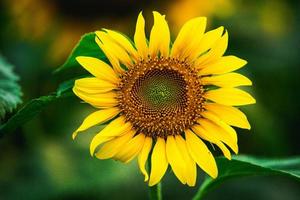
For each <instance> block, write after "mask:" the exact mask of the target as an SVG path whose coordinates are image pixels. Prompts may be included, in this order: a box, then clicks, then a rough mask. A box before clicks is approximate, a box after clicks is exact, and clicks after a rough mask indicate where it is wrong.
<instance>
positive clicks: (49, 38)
mask: <svg viewBox="0 0 300 200" xmlns="http://www.w3.org/2000/svg"><path fill="white" fill-rule="evenodd" d="M0 4H1V6H0V27H1V29H0V53H1V54H2V55H3V56H5V57H6V59H7V60H8V61H9V62H10V63H11V64H13V65H14V66H15V72H16V73H17V74H18V75H19V76H20V84H21V86H22V91H23V101H24V102H28V101H29V100H30V99H32V98H35V97H39V96H41V95H47V94H49V93H50V92H52V91H55V89H56V88H57V86H58V84H59V83H60V82H61V81H62V80H64V79H65V78H66V77H67V76H68V75H67V74H60V75H54V74H53V73H52V72H53V70H55V69H56V68H57V67H59V66H60V65H61V64H62V63H63V62H64V61H65V60H66V58H67V56H68V55H69V53H70V52H71V50H72V48H73V47H74V45H75V44H76V42H77V41H78V40H79V38H80V36H81V35H82V34H84V33H86V32H91V31H94V30H97V29H101V28H104V27H105V28H109V29H115V30H118V31H122V32H124V33H126V34H128V35H129V36H131V37H132V35H133V33H134V30H135V27H134V26H135V22H136V17H137V15H138V13H139V11H141V10H143V12H144V16H145V17H146V21H147V26H148V27H147V31H148V32H149V30H150V27H151V25H152V22H153V19H152V16H151V15H152V13H151V11H152V10H157V11H160V12H161V13H164V14H166V16H167V20H168V22H169V25H170V27H171V30H172V33H173V38H174V36H175V35H176V33H177V32H178V30H179V28H180V26H182V24H183V23H184V22H185V21H186V20H188V19H190V18H192V17H196V16H207V17H208V29H213V28H217V27H218V26H221V25H223V26H225V27H226V28H227V29H228V31H229V38H230V40H229V41H230V42H229V49H228V52H227V54H235V55H238V56H240V57H242V58H244V59H246V60H247V61H248V63H249V64H248V65H247V67H245V68H244V69H243V70H241V72H242V73H243V74H245V75H247V76H248V77H250V78H251V80H252V81H253V88H251V89H249V92H250V93H252V94H253V95H254V96H255V97H256V99H257V104H255V105H251V106H247V107H245V108H243V109H242V110H243V111H245V112H246V113H247V115H248V117H249V121H250V123H251V124H252V129H251V131H244V130H242V129H238V130H237V131H238V132H239V145H240V153H242V154H249V155H255V156H263V157H274V158H277V157H285V156H295V155H299V154H300V148H299V147H300V146H299V141H300V91H299V87H300V55H299V54H300V37H299V33H300V12H299V11H300V3H299V1H298V0H294V1H293V0H286V1H285V0H259V1H246V0H244V1H243V0H201V1H200V0H173V1H171V0H169V1H135V0H127V1H126V0H107V1H99V0H72V1H66V0H65V1H64V0H1V3H0ZM68 73H72V72H70V71H69V72H68ZM92 110H93V109H92V108H91V107H90V106H88V105H86V104H80V101H79V100H78V99H77V98H76V97H69V98H64V99H61V100H59V101H57V102H55V103H53V104H51V105H50V106H48V107H47V108H46V109H44V111H43V112H42V113H41V114H40V115H38V116H37V117H35V118H34V119H33V120H31V121H30V122H28V123H26V124H25V125H24V126H22V127H20V128H18V129H17V130H16V131H15V132H13V133H10V134H6V135H5V136H4V137H3V138H1V139H0V199H1V200H2V199H3V200H6V199H146V198H147V195H148V194H147V185H146V184H145V183H144V182H143V176H142V175H141V174H140V172H139V171H138V169H137V165H136V161H133V162H131V163H130V164H127V165H125V164H122V163H118V162H115V161H112V160H105V161H100V160H97V159H93V158H91V157H90V156H89V151H88V146H89V141H90V139H91V137H92V136H93V133H92V132H93V130H92V131H90V132H89V133H86V134H85V135H84V136H83V135H82V137H80V136H79V137H78V139H77V140H76V141H73V140H72V139H71V133H72V131H74V130H75V129H76V128H77V126H78V125H79V124H80V122H81V120H82V119H83V118H84V117H85V116H86V115H87V114H88V113H90V112H91V111H92ZM216 154H218V153H216ZM198 172H200V170H198ZM202 180H203V174H202V173H201V172H200V173H199V178H198V181H197V186H199V185H200V184H201V182H202ZM197 186H196V187H194V188H188V187H187V186H184V185H181V184H180V183H179V181H178V180H177V179H176V178H175V177H174V175H173V174H172V173H171V172H170V173H168V174H167V175H166V176H165V179H164V181H163V197H164V198H165V199H190V198H191V197H192V196H193V194H194V193H195V192H196V190H197ZM299 197H300V184H299V182H296V181H295V180H291V179H288V178H282V177H250V178H239V179H234V180H230V181H227V182H225V184H223V185H222V186H221V187H219V188H217V189H216V190H214V191H213V192H211V193H210V194H209V195H208V196H207V197H206V199H208V200H214V199H223V200H224V199H225V200H226V199H230V200H232V199H242V198H243V199H244V200H248V199H249V200H250V199H256V200H260V199H273V200H281V199H285V200H297V199H299Z"/></svg>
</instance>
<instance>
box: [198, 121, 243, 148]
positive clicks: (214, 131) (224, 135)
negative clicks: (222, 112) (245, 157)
mask: <svg viewBox="0 0 300 200" xmlns="http://www.w3.org/2000/svg"><path fill="white" fill-rule="evenodd" d="M197 122H198V123H199V124H200V125H201V127H203V128H204V129H205V130H206V131H207V132H208V133H209V134H210V135H211V136H212V137H215V138H217V139H218V140H220V141H222V142H224V143H225V144H227V145H228V146H229V147H230V148H231V149H232V150H233V151H234V152H235V153H236V154H237V153H238V145H237V139H236V138H233V136H232V135H231V134H230V133H228V132H227V131H225V130H224V129H222V128H221V127H220V126H218V125H217V124H215V123H213V122H212V121H210V120H208V119H204V118H200V119H199V120H198V121H197Z"/></svg>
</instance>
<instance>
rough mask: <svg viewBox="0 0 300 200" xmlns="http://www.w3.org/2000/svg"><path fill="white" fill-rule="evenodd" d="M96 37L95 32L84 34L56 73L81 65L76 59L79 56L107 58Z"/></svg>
mask: <svg viewBox="0 0 300 200" xmlns="http://www.w3.org/2000/svg"><path fill="white" fill-rule="evenodd" d="M95 37H96V35H95V33H94V32H92V33H87V34H85V35H83V36H82V37H81V39H80V41H79V42H78V43H77V45H76V46H75V48H74V49H73V50H72V53H71V54H70V56H69V57H68V59H67V60H66V62H65V63H64V64H63V65H62V66H61V67H59V68H58V69H57V70H56V71H55V73H57V72H60V71H62V70H65V69H69V68H74V67H80V65H79V64H78V62H77V61H76V57H77V56H91V57H95V58H99V59H102V60H105V59H106V57H105V55H104V53H103V51H102V50H101V49H100V48H99V46H98V45H97V43H96V42H95Z"/></svg>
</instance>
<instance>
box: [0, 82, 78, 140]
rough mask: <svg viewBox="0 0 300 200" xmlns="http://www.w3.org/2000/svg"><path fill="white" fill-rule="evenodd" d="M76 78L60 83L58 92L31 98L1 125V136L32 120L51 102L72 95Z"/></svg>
mask: <svg viewBox="0 0 300 200" xmlns="http://www.w3.org/2000/svg"><path fill="white" fill-rule="evenodd" d="M73 84H74V80H69V81H66V82H63V83H62V84H60V85H59V87H58V89H57V91H56V92H54V93H52V94H50V95H47V96H41V97H39V98H36V99H32V100H30V101H29V102H28V103H27V104H25V105H24V106H23V108H21V109H20V110H19V111H18V112H17V113H16V114H15V115H13V116H12V117H11V118H10V119H9V120H8V121H7V122H6V123H5V124H3V125H1V126H0V136H2V135H3V134H4V133H5V132H11V131H13V130H15V129H16V128H17V127H19V126H21V125H22V124H24V123H26V122H27V121H29V120H31V119H32V118H33V117H35V116H36V115H37V114H39V113H40V112H41V111H42V110H43V109H44V108H45V107H46V106H48V105H49V104H50V103H52V102H54V101H56V100H58V99H60V98H62V97H67V96H70V95H72V92H71V89H72V87H73Z"/></svg>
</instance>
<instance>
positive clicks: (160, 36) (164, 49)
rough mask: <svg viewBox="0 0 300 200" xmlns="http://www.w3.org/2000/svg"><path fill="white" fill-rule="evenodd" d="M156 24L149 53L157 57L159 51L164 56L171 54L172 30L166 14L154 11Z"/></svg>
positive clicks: (153, 28)
mask: <svg viewBox="0 0 300 200" xmlns="http://www.w3.org/2000/svg"><path fill="white" fill-rule="evenodd" d="M153 16H154V25H153V27H152V29H151V32H150V41H149V54H150V55H151V56H152V57H155V56H156V55H157V54H158V53H159V52H160V54H161V55H162V56H164V57H167V56H169V46H170V30H169V26H168V23H167V21H166V20H165V16H163V15H161V14H159V13H158V12H156V11H154V12H153Z"/></svg>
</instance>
